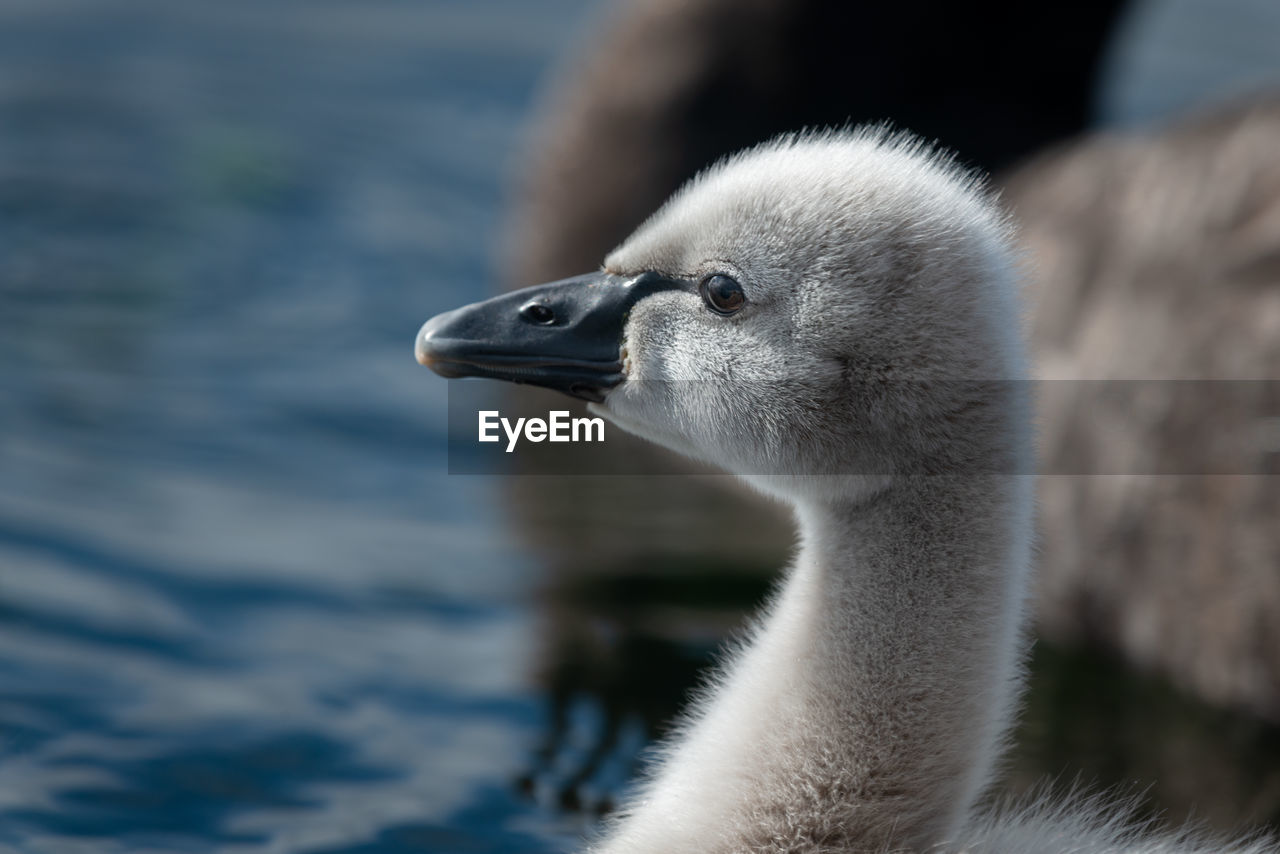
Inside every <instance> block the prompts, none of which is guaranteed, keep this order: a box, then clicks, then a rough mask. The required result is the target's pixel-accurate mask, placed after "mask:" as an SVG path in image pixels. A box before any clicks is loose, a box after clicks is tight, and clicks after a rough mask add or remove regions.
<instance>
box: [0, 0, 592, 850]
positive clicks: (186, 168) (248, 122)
mask: <svg viewBox="0 0 1280 854" xmlns="http://www.w3.org/2000/svg"><path fill="white" fill-rule="evenodd" d="M264 6H265V4H258V3H256V2H250V1H249V0H243V2H233V3H227V2H219V3H217V4H203V5H200V4H184V5H183V7H182V8H181V9H179V8H177V4H170V3H167V2H154V3H149V2H118V3H114V4H96V3H87V2H86V3H76V2H58V3H34V2H32V3H16V2H9V3H6V4H3V5H2V6H0V399H2V400H3V404H2V406H0V846H3V845H9V846H12V850H20V851H24V852H68V851H71V852H75V851H86V852H88V851H92V852H115V851H212V850H217V851H226V852H246V854H247V852H259V851H262V852H265V851H305V852H337V851H345V852H357V851H359V852H373V851H410V850H412V851H424V850H425V851H497V850H523V851H535V852H536V851H555V850H561V849H562V848H563V847H565V845H566V840H567V839H568V838H569V836H568V832H569V831H570V830H572V829H573V828H569V827H567V825H566V822H569V821H570V820H568V819H564V818H562V817H560V816H558V815H557V814H555V813H553V812H548V811H537V810H534V809H532V808H531V806H530V805H529V804H528V803H526V802H524V801H523V800H521V799H520V798H519V796H518V795H517V794H516V792H515V790H514V788H513V787H512V786H511V785H510V780H511V779H512V778H514V777H515V776H516V775H517V773H518V772H519V770H521V769H522V768H523V763H524V761H525V758H526V755H527V752H528V745H529V743H530V742H531V741H532V739H533V737H534V733H535V732H536V731H538V729H539V728H540V727H541V725H542V718H543V716H544V714H545V713H544V712H543V711H542V708H541V704H540V703H539V701H538V698H537V697H536V696H535V694H534V692H533V690H532V689H531V688H530V687H529V685H528V684H527V679H528V677H527V675H526V674H527V672H528V666H527V664H528V663H527V661H526V659H527V653H526V650H528V649H529V648H530V638H529V635H530V633H531V627H530V618H529V617H528V616H527V614H526V610H525V608H524V607H523V603H524V597H525V594H526V587H527V583H528V582H527V578H528V572H527V570H528V565H527V563H526V561H525V560H524V559H523V558H522V556H521V555H522V551H521V550H520V549H519V548H517V547H516V546H514V545H513V544H512V543H511V542H509V541H508V539H507V537H506V535H505V534H504V533H503V530H502V528H501V526H499V525H498V524H497V510H496V509H495V507H494V501H493V500H492V496H491V495H490V493H491V491H492V489H493V486H494V485H493V484H492V483H489V482H485V481H484V480H482V479H478V478H448V477H447V476H446V475H445V474H444V471H445V458H444V450H445V444H444V442H443V438H442V431H443V429H444V405H445V384H444V383H442V382H439V381H435V379H436V378H434V377H431V376H430V375H428V374H427V372H425V371H423V370H422V369H421V368H420V367H419V366H418V365H417V364H416V363H415V362H414V360H413V357H412V342H413V337H414V333H415V331H416V328H417V326H418V325H419V324H420V323H421V322H422V320H423V319H425V318H426V317H428V316H430V315H431V314H432V313H435V312H437V311H439V310H442V309H444V308H446V307H449V306H451V305H453V304H456V303H458V302H461V301H464V300H467V299H471V298H474V297H475V296H476V295H477V294H482V293H484V292H485V291H486V290H488V289H489V288H491V287H492V286H493V285H492V276H491V273H490V269H489V256H490V252H491V248H492V240H493V235H494V233H495V232H496V231H497V228H498V225H499V222H498V216H499V211H500V199H501V194H502V186H503V184H502V182H503V180H504V178H505V176H506V175H507V173H508V171H509V160H510V158H511V155H512V153H513V151H514V150H515V147H516V145H517V143H518V139H519V137H518V131H519V129H520V128H521V125H522V122H523V121H524V120H525V117H526V114H527V113H528V111H529V109H530V104H531V99H532V98H533V96H534V87H535V84H536V82H537V81H538V80H539V78H540V77H541V76H542V74H543V72H544V71H545V68H546V66H547V64H548V63H549V62H550V61H551V60H552V58H553V57H554V56H555V55H556V53H557V52H558V50H559V49H560V48H561V46H562V45H563V44H564V42H565V40H566V39H567V38H569V37H571V36H572V34H573V32H574V26H573V24H574V22H575V21H576V20H577V19H578V17H579V14H580V12H581V11H582V6H583V3H582V2H579V0H573V2H569V0H565V2H555V3H540V4H537V8H536V9H535V8H532V4H526V3H523V2H519V0H511V2H501V0H499V1H498V2H492V1H491V2H485V3H483V4H478V3H461V2H459V3H435V4H415V3H404V2H390V1H389V0H384V2H364V3H360V4H346V3H338V2H332V3H328V2H321V3H316V2H307V3H274V4H270V6H269V8H265V7H264Z"/></svg>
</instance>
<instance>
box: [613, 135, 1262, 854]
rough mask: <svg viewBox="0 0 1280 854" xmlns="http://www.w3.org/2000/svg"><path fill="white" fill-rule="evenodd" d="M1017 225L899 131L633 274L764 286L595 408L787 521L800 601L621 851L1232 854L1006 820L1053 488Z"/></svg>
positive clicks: (741, 670) (622, 269) (679, 745)
mask: <svg viewBox="0 0 1280 854" xmlns="http://www.w3.org/2000/svg"><path fill="white" fill-rule="evenodd" d="M1010 247H1011V240H1010V228H1009V224H1008V222H1007V221H1006V220H1005V218H1004V217H1003V216H1002V215H1001V214H1000V213H999V212H998V210H997V208H996V206H995V205H994V204H993V202H992V201H991V199H990V198H989V197H988V196H987V194H986V192H985V190H984V188H983V186H982V185H981V183H980V182H978V181H976V180H975V179H974V178H973V177H972V176H971V175H969V174H967V173H965V172H963V171H962V170H960V169H958V168H956V167H955V166H954V165H953V164H952V163H951V162H950V161H948V160H946V159H945V158H942V157H939V156H938V155H936V154H934V153H932V152H931V151H929V150H928V149H927V148H926V147H924V146H922V145H920V144H919V143H918V142H916V141H914V140H912V139H910V138H908V137H905V136H902V135H890V134H886V133H884V132H882V131H878V130H871V131H866V130H863V131H858V130H855V131H846V132H834V133H822V134H812V135H801V136H793V137H787V138H784V139H781V140H778V141H775V142H773V143H770V144H767V145H764V146H762V147H760V148H757V149H755V150H753V151H749V152H746V153H744V154H741V155H738V156H736V157H733V158H731V159H729V160H727V161H725V162H724V163H722V164H720V165H719V166H717V167H714V168H713V169H711V170H709V171H708V172H707V173H705V174H704V175H702V176H700V177H699V178H698V179H696V180H695V181H693V182H691V183H690V185H689V186H687V187H686V188H684V189H683V190H681V191H680V192H679V193H678V194H677V195H676V196H674V197H673V198H672V199H671V200H670V201H669V202H668V203H667V204H666V205H665V206H664V207H663V208H662V209H661V210H660V211H658V213H656V214H655V215H654V216H653V217H652V218H651V219H650V220H648V221H647V222H646V223H645V224H644V225H643V226H641V228H639V229H638V230H637V231H636V233H635V234H634V235H633V236H632V237H631V238H630V239H628V240H627V241H626V242H625V243H624V244H623V245H622V246H620V247H619V248H618V249H616V250H615V251H614V252H612V253H611V254H610V255H609V257H608V258H607V259H606V262H605V266H606V268H607V269H608V270H610V271H611V272H614V273H618V274H622V275H633V274H638V273H641V272H645V271H658V272H661V273H665V274H669V275H676V276H680V277H684V278H689V279H695V280H697V279H700V278H702V277H705V276H708V275H711V274H715V273H719V274H724V275H729V276H732V277H734V278H735V279H737V280H738V281H739V282H740V283H741V285H742V287H743V290H744V291H745V293H746V297H747V304H746V306H745V308H743V309H742V310H741V311H739V312H738V313H735V314H733V315H732V316H729V317H725V316H721V315H718V314H716V313H715V312H712V311H709V310H708V309H707V306H706V305H704V304H703V302H702V299H701V298H700V297H699V296H698V295H696V294H693V293H689V292H686V291H665V292H661V293H657V294H654V295H653V296H650V297H648V298H646V299H644V300H642V301H641V302H639V303H638V304H636V305H635V307H634V308H633V309H632V311H631V313H630V315H629V317H628V320H627V324H626V330H625V336H626V347H627V351H628V366H627V371H628V377H627V380H626V381H625V382H624V383H623V384H622V385H620V386H619V387H618V388H616V389H615V390H614V391H613V392H611V393H610V394H609V396H608V397H607V399H606V400H605V401H604V403H603V404H599V405H597V406H596V407H595V408H596V409H597V411H599V412H601V413H602V414H605V415H607V416H608V417H610V418H612V419H613V420H614V421H615V422H617V423H618V424H619V425H621V426H622V427H623V428H624V429H627V430H629V431H631V432H634V433H636V434H638V435H641V436H644V437H646V438H648V439H650V440H652V441H655V442H657V443H659V444H662V445H665V446H667V447H670V448H673V449H675V450H677V451H679V452H681V453H684V454H687V455H689V456H692V457H695V458H698V459H701V460H704V461H707V462H711V463H714V464H716V465H719V466H722V467H723V468H725V469H726V470H728V471H731V472H734V473H736V474H739V475H741V476H743V477H745V478H746V479H747V480H748V481H750V482H751V483H753V484H754V485H756V486H757V487H758V488H760V489H762V490H764V491H766V492H768V493H770V494H772V495H774V496H776V497H778V498H779V499H781V500H783V501H786V502H788V503H790V504H791V505H792V506H793V507H794V508H795V511H796V519H797V523H798V528H799V531H800V543H799V547H798V550H797V554H796V557H795V559H794V561H793V563H792V565H791V566H790V567H789V568H788V569H787V571H786V575H785V580H784V583H783V584H782V585H781V586H780V588H779V590H778V593H777V594H776V595H775V597H774V599H773V601H772V602H771V603H770V605H769V606H768V607H767V608H766V609H765V611H764V613H763V614H762V615H761V617H760V618H759V619H758V620H757V622H756V624H755V627H754V629H753V630H752V631H751V632H750V633H749V635H748V637H747V639H746V640H744V641H743V642H742V643H741V644H740V645H739V647H738V648H737V649H735V650H734V651H733V653H732V654H731V655H729V656H728V658H727V663H726V664H725V665H724V666H723V667H722V668H721V669H720V671H719V673H718V674H717V675H716V676H714V677H713V679H712V680H711V682H710V684H709V685H708V687H707V688H706V689H705V690H704V691H703V692H702V694H701V696H700V697H699V698H698V699H697V700H696V701H695V703H694V704H693V707H692V709H691V710H690V711H689V713H688V715H687V719H686V720H685V722H684V723H683V725H682V726H681V728H680V730H679V732H678V733H677V735H676V736H675V737H674V738H673V739H672V740H671V741H670V742H669V743H668V744H667V745H665V746H664V747H663V748H662V749H661V752H660V754H659V758H658V760H657V761H656V762H655V763H654V766H653V769H652V771H651V773H650V775H649V777H648V779H647V781H646V783H645V784H644V785H643V786H641V787H640V789H639V792H638V794H637V796H636V797H635V799H634V800H633V801H632V802H631V803H630V804H629V805H628V806H627V808H626V809H624V810H623V811H622V813H621V815H620V817H619V818H618V819H616V820H615V821H613V822H612V823H611V824H610V826H609V827H608V828H607V830H606V832H605V833H604V834H603V836H602V838H601V839H600V840H599V842H598V845H597V846H596V849H595V850H598V851H600V852H606V854H623V852H633V853H634V854H640V852H646V853H647V854H658V852H661V854H678V852H689V854H694V852H697V854H710V852H795V854H801V852H814V853H815V854H816V852H832V853H833V854H834V852H854V851H867V852H883V851H897V850H907V851H940V852H941V851H949V852H992V854H994V852H1020V854H1035V852H1043V854H1050V852H1053V854H1068V852H1072V854H1101V852H1133V854H1144V852H1145V853H1146V854H1157V852H1205V854H1208V852H1215V854H1221V852H1224V851H1228V850H1230V851H1237V852H1242V854H1254V852H1272V851H1276V850H1277V849H1276V848H1275V847H1274V845H1272V844H1271V843H1270V842H1268V841H1266V840H1262V839H1258V840H1257V841H1246V842H1244V843H1239V844H1236V845H1234V847H1232V846H1227V845H1224V844H1223V843H1222V842H1221V841H1216V840H1209V841H1203V842H1198V841H1196V840H1195V838H1193V837H1192V836H1191V835H1188V834H1186V833H1182V834H1171V835H1164V836H1161V835H1159V834H1158V833H1151V832H1148V831H1150V830H1151V829H1150V828H1148V827H1144V826H1140V825H1134V824H1133V823H1131V822H1130V821H1129V819H1128V817H1127V814H1126V812H1125V811H1124V810H1123V809H1122V808H1115V807H1112V806H1108V805H1107V804H1105V803H1104V802H1102V801H1100V800H1097V799H1094V800H1090V799H1087V798H1075V799H1072V800H1069V801H1068V802H1067V803H1066V804H1065V805H1062V804H1060V805H1057V806H1054V805H1052V803H1051V802H1049V801H1047V800H1045V799H1037V800H1033V801H1031V802H1029V803H1025V804H1022V805H1015V806H1012V807H1008V808H1005V809H1000V810H995V811H989V812H984V811H982V810H981V809H980V808H979V807H978V806H977V804H978V803H979V800H980V797H981V795H982V794H983V792H984V791H985V790H986V788H987V786H988V784H989V782H990V779H991V777H992V774H993V770H994V769H995V767H996V765H997V762H998V758H999V755H1000V753H1001V751H1002V747H1003V745H1004V743H1005V739H1006V738H1007V733H1008V728H1009V724H1010V721H1011V718H1012V716H1013V709H1014V706H1015V704H1016V701H1017V696H1018V691H1019V689H1020V686H1021V684H1022V681H1023V674H1022V669H1021V659H1022V656H1023V655H1024V654H1025V649H1026V646H1027V639H1026V637H1025V636H1024V630H1025V619H1024V612H1025V607H1024V600H1025V596H1026V590H1027V576H1028V572H1029V565H1030V562H1031V545H1030V541H1031V528H1032V503H1033V497H1032V496H1033V493H1034V490H1033V480H1034V478H1033V475H1032V472H1033V471H1034V465H1033V462H1032V450H1031V447H1032V443H1031V427H1030V424H1031V415H1030V406H1029V403H1028V395H1027V389H1026V388H1025V386H1026V383H1025V382H1024V380H1025V379H1026V377H1027V367H1026V359H1025V356H1024V353H1023V345H1022V340H1021V331H1020V325H1021V324H1020V315H1019V310H1018V300H1017V293H1016V291H1017V287H1018V275H1017V264H1016V259H1015V258H1014V255H1013V252H1012V250H1011V248H1010Z"/></svg>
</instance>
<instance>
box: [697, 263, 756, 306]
mask: <svg viewBox="0 0 1280 854" xmlns="http://www.w3.org/2000/svg"><path fill="white" fill-rule="evenodd" d="M700 290H701V291H702V301H703V302H705V303H706V304H707V308H709V309H711V310H712V311H714V312H715V313H716V314H725V315H728V314H733V313H734V312H735V311H737V310H738V309H740V308H742V307H743V306H744V305H746V304H747V295H746V294H745V293H744V292H743V290H742V285H740V284H738V283H737V281H736V280H734V279H732V278H730V277H729V276H726V275H724V274H723V273H716V274H715V275H713V276H707V277H706V278H705V279H703V280H702V285H701V288H700Z"/></svg>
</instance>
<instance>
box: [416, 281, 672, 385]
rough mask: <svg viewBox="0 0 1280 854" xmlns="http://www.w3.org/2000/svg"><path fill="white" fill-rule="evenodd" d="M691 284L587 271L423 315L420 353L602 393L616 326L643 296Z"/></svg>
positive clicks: (462, 372)
mask: <svg viewBox="0 0 1280 854" xmlns="http://www.w3.org/2000/svg"><path fill="white" fill-rule="evenodd" d="M664 290H694V291H696V285H695V284H694V283H692V282H689V281H686V280H684V279H673V278H668V277H666V276H662V275H659V274H657V273H641V274H640V275H638V276H615V275H612V274H610V273H591V274H589V275H586V276H577V277H575V278H572V279H562V280H561V281H558V282H551V283H550V284H546V285H535V286H534V287H531V288H525V289H523V290H519V291H514V292H512V293H509V294H503V295H502V296H498V297H494V298H493V299H489V300H485V301H484V302H478V303H473V304H471V305H464V306H463V307H462V308H456V309H454V310H453V311H447V312H445V313H444V314H438V315H436V316H435V317H433V318H431V319H430V320H428V321H427V322H426V323H425V324H424V325H423V327H422V330H421V331H420V332H419V333H418V340H417V346H416V348H415V349H416V351H417V356H418V361H419V362H421V363H422V364H424V365H426V366H427V367H429V368H431V370H433V371H435V372H436V373H437V374H440V376H442V377H491V378H493V379H499V380H507V381H509V382H515V383H529V384H531V385H540V386H545V387H546V388H552V389H555V390H557V391H562V392H564V393H565V394H569V395H572V396H574V397H580V398H582V399H583V400H591V401H596V402H599V401H602V400H604V398H605V395H606V394H607V393H608V391H609V389H611V388H613V387H614V386H616V385H617V384H618V383H620V382H622V380H623V379H624V376H623V373H622V359H621V356H620V353H619V350H620V349H621V345H622V331H623V328H624V327H625V325H626V322H627V313H628V312H629V311H630V310H631V307H632V306H634V305H635V304H636V303H637V302H639V301H640V300H641V299H643V298H644V297H647V296H649V295H650V294H653V293H657V292H658V291H664Z"/></svg>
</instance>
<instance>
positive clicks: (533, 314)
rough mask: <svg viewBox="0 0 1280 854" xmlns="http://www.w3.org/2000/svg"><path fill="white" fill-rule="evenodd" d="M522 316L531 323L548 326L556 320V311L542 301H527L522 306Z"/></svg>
mask: <svg viewBox="0 0 1280 854" xmlns="http://www.w3.org/2000/svg"><path fill="white" fill-rule="evenodd" d="M520 316H521V317H523V318H524V319H525V320H528V321H530V322H531V323H537V324H538V325H540V326H547V325H549V324H551V323H554V322H555V319H556V313H555V312H554V311H552V310H551V309H549V308H547V307H546V306H545V305H543V304H542V303H540V302H530V303H525V304H524V306H522V307H521V308H520Z"/></svg>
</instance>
